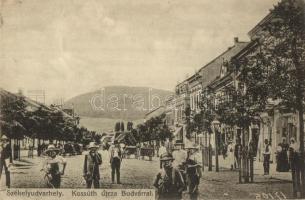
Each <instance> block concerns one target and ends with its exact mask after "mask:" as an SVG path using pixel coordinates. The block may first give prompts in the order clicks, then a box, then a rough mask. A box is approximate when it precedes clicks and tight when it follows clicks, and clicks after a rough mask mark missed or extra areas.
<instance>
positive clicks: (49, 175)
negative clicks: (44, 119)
mask: <svg viewBox="0 0 305 200" xmlns="http://www.w3.org/2000/svg"><path fill="white" fill-rule="evenodd" d="M59 151H60V149H58V148H55V146H54V145H53V144H50V145H49V146H48V148H47V149H46V150H45V151H44V152H43V154H44V155H46V156H47V157H46V159H45V161H44V162H43V165H42V169H41V171H44V172H45V178H46V180H47V185H48V187H50V188H60V184H61V176H62V175H64V173H65V169H66V165H67V162H66V160H65V159H64V158H63V157H62V156H60V155H58V154H59ZM60 165H62V168H61V167H60Z"/></svg>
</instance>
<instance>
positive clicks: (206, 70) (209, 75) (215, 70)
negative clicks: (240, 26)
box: [199, 42, 249, 88]
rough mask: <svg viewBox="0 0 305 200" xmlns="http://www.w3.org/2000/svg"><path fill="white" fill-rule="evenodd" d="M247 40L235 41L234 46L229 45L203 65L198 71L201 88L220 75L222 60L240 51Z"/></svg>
mask: <svg viewBox="0 0 305 200" xmlns="http://www.w3.org/2000/svg"><path fill="white" fill-rule="evenodd" d="M248 44H249V42H236V43H235V44H234V46H232V47H229V48H228V50H226V51H225V52H223V53H222V54H220V55H219V56H218V57H216V58H215V59H214V60H212V61H211V62H209V63H208V64H206V65H205V66H203V67H202V68H201V69H200V70H199V73H200V75H201V76H202V80H203V82H202V86H203V88H205V87H207V86H208V85H209V84H210V83H211V82H212V81H214V80H215V79H216V78H217V77H219V76H220V70H221V66H222V63H223V61H225V60H227V61H229V60H230V59H231V58H232V57H234V56H235V55H236V54H238V53H239V52H240V51H242V50H243V49H244V48H245V47H246V46H247V45H248Z"/></svg>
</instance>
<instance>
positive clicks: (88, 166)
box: [83, 142, 102, 188]
mask: <svg viewBox="0 0 305 200" xmlns="http://www.w3.org/2000/svg"><path fill="white" fill-rule="evenodd" d="M98 148H99V146H98V145H95V143H94V142H90V144H89V147H88V149H89V153H88V154H87V155H85V161H84V170H83V173H84V178H85V180H86V183H87V188H91V186H92V183H93V186H94V188H99V187H100V183H99V181H100V170H99V166H100V165H101V164H102V156H101V154H100V153H98V152H97V149H98Z"/></svg>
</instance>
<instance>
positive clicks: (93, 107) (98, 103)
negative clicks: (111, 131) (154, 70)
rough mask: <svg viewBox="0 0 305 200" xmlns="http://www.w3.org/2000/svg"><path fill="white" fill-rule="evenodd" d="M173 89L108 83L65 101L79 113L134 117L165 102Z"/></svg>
mask: <svg viewBox="0 0 305 200" xmlns="http://www.w3.org/2000/svg"><path fill="white" fill-rule="evenodd" d="M171 95H173V93H172V92H170V91H166V90H160V89H153V88H149V87H128V86H108V87H104V88H101V89H100V90H97V91H94V92H88V93H85V94H81V95H78V96H76V97H73V98H71V99H69V100H68V101H66V102H65V103H64V108H72V107H73V108H74V111H75V113H76V114H77V115H79V116H81V117H95V118H111V119H125V120H136V119H143V117H144V115H145V113H147V112H149V111H151V110H154V109H155V108H157V107H159V106H161V105H164V102H165V100H166V99H167V98H168V97H169V96H171Z"/></svg>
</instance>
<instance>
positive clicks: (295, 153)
mask: <svg viewBox="0 0 305 200" xmlns="http://www.w3.org/2000/svg"><path fill="white" fill-rule="evenodd" d="M300 161H301V159H300V154H299V146H298V145H297V143H296V142H295V139H294V138H293V137H292V138H291V139H290V145H289V164H290V169H291V174H292V184H293V196H294V197H297V193H298V192H300V189H301V188H300V183H301V179H300V174H301V168H300V166H301V165H302V163H301V162H300Z"/></svg>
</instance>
